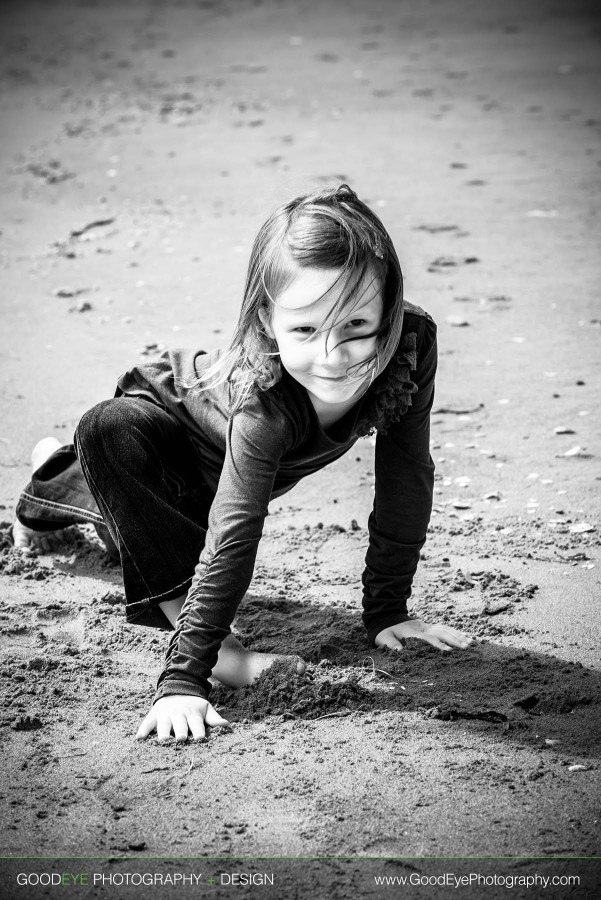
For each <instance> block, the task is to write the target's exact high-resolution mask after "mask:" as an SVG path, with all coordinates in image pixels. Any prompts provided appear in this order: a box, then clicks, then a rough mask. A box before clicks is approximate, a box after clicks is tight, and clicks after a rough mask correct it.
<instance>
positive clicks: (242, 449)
mask: <svg viewBox="0 0 601 900" xmlns="http://www.w3.org/2000/svg"><path fill="white" fill-rule="evenodd" d="M289 445H290V423H289V422H287V420H285V419H284V418H283V417H282V416H281V415H279V416H278V415H277V411H276V412H274V413H272V407H271V406H270V402H269V400H268V399H266V398H265V396H264V395H263V396H258V397H256V398H254V399H253V400H252V401H251V402H249V404H248V405H247V406H246V407H245V408H244V409H243V410H242V411H241V412H239V413H238V414H236V415H234V416H233V417H232V418H231V419H230V422H229V426H228V433H227V443H226V453H225V460H224V465H223V470H222V473H221V477H220V480H219V485H218V488H217V493H216V495H215V499H214V501H213V504H212V506H211V510H210V514H209V527H208V531H207V536H206V541H205V546H204V548H203V550H202V553H201V555H200V560H199V563H198V565H197V567H196V571H195V575H194V579H193V581H192V585H191V587H190V590H189V591H188V595H187V597H186V600H185V602H184V606H183V608H182V611H181V613H180V615H179V618H178V620H177V623H176V628H175V631H174V632H173V635H172V637H171V640H170V642H169V647H168V650H167V657H166V660H165V666H164V669H163V671H162V673H161V675H160V677H159V681H158V685H157V691H156V694H155V704H156V703H157V702H158V701H160V700H161V698H164V697H168V696H171V695H178V696H180V697H182V696H183V697H186V696H188V697H191V698H203V699H204V700H206V699H207V698H208V695H209V691H210V684H209V676H210V675H211V671H212V669H213V667H214V666H215V663H216V661H217V654H218V652H219V648H220V646H221V644H222V642H223V640H224V639H225V638H226V637H227V635H228V634H229V633H230V626H231V623H232V621H233V618H234V616H235V614H236V610H237V608H238V605H239V603H240V601H241V600H242V598H243V596H244V594H245V593H246V591H247V589H248V587H249V585H250V582H251V579H252V575H253V570H254V565H255V558H256V554H257V548H258V544H259V540H260V538H261V534H262V531H263V524H264V520H265V516H266V515H267V510H268V504H269V500H270V497H271V493H272V489H273V483H274V479H275V475H276V472H277V469H278V464H279V460H280V458H281V456H282V455H283V453H284V452H285V450H286V449H287V448H288V446H289Z"/></svg>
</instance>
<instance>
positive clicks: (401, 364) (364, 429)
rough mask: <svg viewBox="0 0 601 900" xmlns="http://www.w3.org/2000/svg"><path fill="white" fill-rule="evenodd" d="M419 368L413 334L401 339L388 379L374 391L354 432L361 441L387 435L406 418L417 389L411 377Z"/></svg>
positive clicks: (387, 371) (415, 337)
mask: <svg viewBox="0 0 601 900" xmlns="http://www.w3.org/2000/svg"><path fill="white" fill-rule="evenodd" d="M416 368H417V334H416V332H415V331H411V332H410V333H409V334H406V335H404V336H403V337H402V338H401V342H400V344H399V348H398V351H397V354H396V355H395V356H393V358H392V360H391V361H390V363H389V364H388V367H387V369H386V378H385V379H384V380H383V381H382V382H381V383H380V384H378V383H377V382H376V384H375V386H374V388H373V393H372V399H371V403H370V405H369V407H368V409H367V411H366V413H365V415H364V416H363V417H362V418H361V419H360V420H359V422H358V423H357V426H356V429H355V431H356V433H357V435H358V436H359V437H365V436H366V435H370V434H375V433H376V432H377V431H379V432H380V434H386V432H387V431H388V429H389V428H390V426H391V425H392V424H394V423H395V422H398V421H399V419H400V418H401V416H404V415H405V413H406V412H407V410H408V409H409V407H410V406H411V395H412V394H415V393H416V391H417V389H418V388H417V385H416V384H415V382H414V381H411V375H410V373H411V372H413V371H415V369H416Z"/></svg>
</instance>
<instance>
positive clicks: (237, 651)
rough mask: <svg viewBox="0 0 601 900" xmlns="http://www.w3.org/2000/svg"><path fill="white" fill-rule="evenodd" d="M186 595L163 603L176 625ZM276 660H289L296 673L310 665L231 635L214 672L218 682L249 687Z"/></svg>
mask: <svg viewBox="0 0 601 900" xmlns="http://www.w3.org/2000/svg"><path fill="white" fill-rule="evenodd" d="M185 599H186V598H185V596H183V597H176V598H175V599H173V600H166V601H165V602H164V603H160V604H159V606H160V607H161V609H162V610H163V612H164V613H165V615H166V616H167V618H168V619H169V621H170V622H171V624H172V625H173V627H174V628H175V623H176V621H177V617H178V616H179V614H180V612H181V608H182V606H183V605H184V600H185ZM276 662H287V663H289V665H290V671H291V673H293V674H297V675H302V674H303V672H304V671H305V669H306V668H307V666H306V664H305V663H304V662H303V660H302V659H301V658H300V656H285V655H283V654H279V653H258V652H257V651H256V650H247V649H246V647H243V646H242V644H241V643H240V641H239V640H238V638H236V637H234V635H233V634H228V636H227V637H226V639H225V640H224V642H223V644H222V645H221V649H220V650H219V656H218V657H217V662H216V664H215V666H214V668H213V672H212V675H213V677H214V678H216V679H217V681H220V682H221V683H222V684H226V685H227V686H228V687H233V688H240V687H246V686H247V685H249V684H252V683H253V681H256V680H257V678H258V677H259V675H261V674H262V673H263V672H264V671H265V670H266V669H269V668H270V667H271V666H272V665H273V664H274V663H276Z"/></svg>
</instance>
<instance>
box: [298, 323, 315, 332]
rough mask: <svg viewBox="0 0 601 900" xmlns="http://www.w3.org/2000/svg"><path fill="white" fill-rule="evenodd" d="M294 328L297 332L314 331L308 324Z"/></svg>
mask: <svg viewBox="0 0 601 900" xmlns="http://www.w3.org/2000/svg"><path fill="white" fill-rule="evenodd" d="M294 330H295V331H298V333H299V334H313V332H314V331H315V329H314V328H312V327H311V326H310V325H299V326H298V328H295V329H294Z"/></svg>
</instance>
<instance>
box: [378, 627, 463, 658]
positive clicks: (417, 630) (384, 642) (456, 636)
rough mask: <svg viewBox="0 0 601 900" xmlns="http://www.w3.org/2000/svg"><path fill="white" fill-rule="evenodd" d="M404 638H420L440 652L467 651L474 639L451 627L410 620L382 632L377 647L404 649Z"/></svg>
mask: <svg viewBox="0 0 601 900" xmlns="http://www.w3.org/2000/svg"><path fill="white" fill-rule="evenodd" d="M404 638H419V639H420V640H422V641H427V642H428V643H429V644H432V646H433V647H437V648H438V649H439V650H444V651H448V650H453V649H460V650H465V649H466V648H467V647H469V646H471V644H473V642H474V639H473V638H472V637H470V635H469V634H464V632H463V631H457V629H456V628H451V627H450V626H449V625H427V624H426V623H425V622H422V620H421V619H408V620H407V621H406V622H400V623H399V624H398V625H391V626H390V627H389V628H385V629H384V630H383V631H381V632H380V633H379V634H378V635H377V637H376V640H375V644H376V646H377V647H392V649H393V650H402V649H403V643H402V642H403V639H404Z"/></svg>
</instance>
